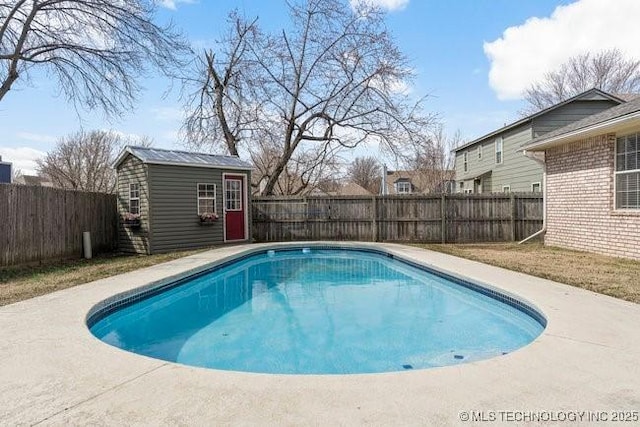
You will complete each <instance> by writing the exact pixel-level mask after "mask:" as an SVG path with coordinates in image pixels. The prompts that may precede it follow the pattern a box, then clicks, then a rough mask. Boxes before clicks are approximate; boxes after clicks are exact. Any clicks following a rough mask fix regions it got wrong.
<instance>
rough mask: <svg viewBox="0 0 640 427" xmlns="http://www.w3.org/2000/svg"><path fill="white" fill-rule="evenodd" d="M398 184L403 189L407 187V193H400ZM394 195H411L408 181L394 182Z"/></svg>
mask: <svg viewBox="0 0 640 427" xmlns="http://www.w3.org/2000/svg"><path fill="white" fill-rule="evenodd" d="M400 184H402V186H403V187H405V185H406V186H408V187H407V188H408V191H400ZM396 193H398V194H411V183H410V182H409V181H399V182H396Z"/></svg>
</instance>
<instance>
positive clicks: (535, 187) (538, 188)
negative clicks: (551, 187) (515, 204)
mask: <svg viewBox="0 0 640 427" xmlns="http://www.w3.org/2000/svg"><path fill="white" fill-rule="evenodd" d="M541 190H542V185H540V183H539V182H534V183H533V184H531V191H533V192H534V193H539V192H540V191H541Z"/></svg>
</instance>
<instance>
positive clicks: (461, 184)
mask: <svg viewBox="0 0 640 427" xmlns="http://www.w3.org/2000/svg"><path fill="white" fill-rule="evenodd" d="M460 192H461V193H463V192H464V181H460Z"/></svg>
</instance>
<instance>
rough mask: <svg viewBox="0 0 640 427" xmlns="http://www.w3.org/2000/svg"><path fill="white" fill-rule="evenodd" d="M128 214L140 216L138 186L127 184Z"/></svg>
mask: <svg viewBox="0 0 640 427" xmlns="http://www.w3.org/2000/svg"><path fill="white" fill-rule="evenodd" d="M129 213H131V214H133V215H140V184H138V183H131V184H129Z"/></svg>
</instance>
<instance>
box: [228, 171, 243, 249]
mask: <svg viewBox="0 0 640 427" xmlns="http://www.w3.org/2000/svg"><path fill="white" fill-rule="evenodd" d="M245 209H246V207H245V206H244V176H242V175H225V176H224V215H225V219H224V220H225V222H224V224H225V240H244V239H246V237H245V221H244V220H245Z"/></svg>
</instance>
